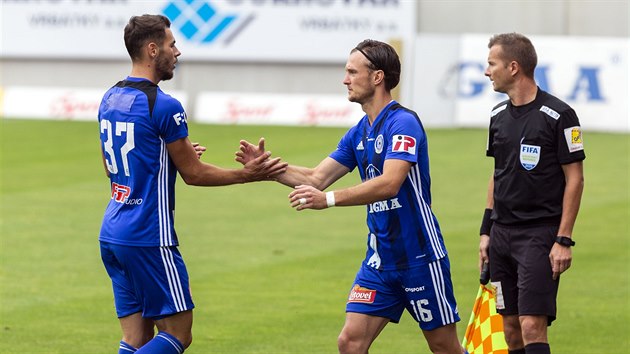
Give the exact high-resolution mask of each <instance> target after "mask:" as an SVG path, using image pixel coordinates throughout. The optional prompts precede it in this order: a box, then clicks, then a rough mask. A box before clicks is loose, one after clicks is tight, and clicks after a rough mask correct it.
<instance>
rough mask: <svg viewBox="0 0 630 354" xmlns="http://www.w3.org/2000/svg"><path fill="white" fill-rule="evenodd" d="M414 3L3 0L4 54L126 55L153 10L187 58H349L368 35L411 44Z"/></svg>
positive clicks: (391, 0)
mask: <svg viewBox="0 0 630 354" xmlns="http://www.w3.org/2000/svg"><path fill="white" fill-rule="evenodd" d="M415 8H416V2H415V1H408V0H2V11H1V17H0V21H2V22H1V26H0V29H1V30H2V33H3V35H2V51H1V52H0V55H1V56H4V57H38V58H96V59H108V58H112V59H127V58H128V55H127V52H126V50H125V47H124V43H123V28H124V27H125V25H126V24H127V21H128V20H129V18H130V17H131V16H133V15H141V14H145V13H152V14H163V15H165V16H167V17H168V18H169V19H170V20H171V21H172V26H171V29H172V30H173V33H174V35H175V39H176V40H177V46H178V48H179V49H180V50H181V51H182V59H186V60H203V61H212V60H235V61H281V62H287V61H289V62H291V61H296V62H342V63H343V62H345V60H346V59H347V55H348V53H349V51H350V49H352V48H353V47H354V46H355V45H356V44H357V43H359V42H360V41H361V40H363V39H366V38H372V39H377V40H381V41H387V42H391V41H397V42H400V43H403V46H405V47H410V46H411V45H413V41H414V38H415V30H416V25H415V11H416V10H415ZM407 43H408V45H407ZM409 52H411V50H409Z"/></svg>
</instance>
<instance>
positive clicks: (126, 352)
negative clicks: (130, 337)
mask: <svg viewBox="0 0 630 354" xmlns="http://www.w3.org/2000/svg"><path fill="white" fill-rule="evenodd" d="M136 350H138V349H136V348H134V347H132V346H130V345H129V344H127V343H125V342H123V341H120V346H119V347H118V354H132V353H135V352H136Z"/></svg>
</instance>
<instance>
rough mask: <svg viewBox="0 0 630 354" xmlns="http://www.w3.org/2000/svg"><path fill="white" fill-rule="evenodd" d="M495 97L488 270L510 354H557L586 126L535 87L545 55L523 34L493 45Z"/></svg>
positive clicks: (485, 231) (485, 229)
mask: <svg viewBox="0 0 630 354" xmlns="http://www.w3.org/2000/svg"><path fill="white" fill-rule="evenodd" d="M488 48H489V49H490V51H489V54H488V68H487V69H486V72H485V75H486V76H488V77H489V78H490V80H491V81H492V85H493V88H494V90H495V91H497V92H502V93H505V94H507V96H508V98H509V99H508V100H506V101H504V102H501V103H499V104H498V105H497V106H495V107H494V108H493V110H492V113H491V119H490V129H489V134H488V145H487V151H486V155H488V156H491V157H493V158H494V173H493V176H492V178H491V179H490V183H489V186H488V198H487V205H486V210H485V213H484V216H483V221H482V225H481V230H480V234H481V238H480V243H479V257H480V263H481V264H483V263H489V265H490V277H491V279H492V282H493V284H494V285H495V286H496V287H497V310H498V311H499V313H500V314H501V315H502V316H503V325H504V332H505V339H506V341H507V344H508V348H509V353H518V354H523V353H527V354H531V353H550V348H549V342H548V340H547V326H549V325H551V322H552V321H553V320H554V319H555V318H556V295H557V293H558V284H559V281H560V274H561V273H562V272H564V271H566V270H567V269H568V268H569V267H570V266H571V259H572V255H571V246H573V245H574V244H575V242H574V241H573V240H572V237H571V236H572V232H573V225H574V224H575V219H576V218H577V214H578V210H579V207H580V200H581V198H582V190H583V188H584V177H583V167H582V161H583V160H584V158H585V155H584V147H583V144H582V133H581V128H580V122H579V120H578V117H577V115H576V113H575V111H573V109H572V108H571V107H569V105H567V104H566V103H564V102H562V101H561V100H559V99H558V98H556V97H554V96H552V95H550V94H549V93H547V92H544V91H542V90H541V89H540V88H539V87H538V86H537V85H536V81H535V80H534V69H535V68H536V63H537V56H536V50H535V49H534V46H533V45H532V43H531V41H530V40H529V39H528V38H527V37H525V36H523V35H521V34H517V33H506V34H498V35H495V36H493V37H492V38H490V42H489V44H488Z"/></svg>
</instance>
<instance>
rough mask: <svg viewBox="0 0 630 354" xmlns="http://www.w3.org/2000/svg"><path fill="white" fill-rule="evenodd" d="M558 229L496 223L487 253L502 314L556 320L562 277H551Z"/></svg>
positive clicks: (556, 227)
mask: <svg viewBox="0 0 630 354" xmlns="http://www.w3.org/2000/svg"><path fill="white" fill-rule="evenodd" d="M557 232H558V225H538V226H518V227H515V226H505V225H501V224H497V223H494V225H493V226H492V230H491V231H490V249H489V255H488V256H489V258H490V278H491V280H492V282H493V284H494V283H498V284H495V285H498V286H497V311H498V312H499V313H500V314H502V315H546V316H547V323H548V325H551V322H552V321H553V320H555V319H556V296H557V295H558V285H559V283H560V279H559V278H558V280H553V278H552V271H551V261H550V260H549V253H550V252H551V247H553V244H554V242H555V238H556V236H557ZM501 295H502V297H503V304H501V301H500V300H501ZM501 305H504V308H503V309H501V307H503V306H501Z"/></svg>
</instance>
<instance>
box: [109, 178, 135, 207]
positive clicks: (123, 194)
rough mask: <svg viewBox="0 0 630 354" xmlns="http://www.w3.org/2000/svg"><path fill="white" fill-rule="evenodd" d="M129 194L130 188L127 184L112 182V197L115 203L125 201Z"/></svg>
mask: <svg viewBox="0 0 630 354" xmlns="http://www.w3.org/2000/svg"><path fill="white" fill-rule="evenodd" d="M130 194H131V188H129V187H128V186H124V185H122V184H118V183H116V182H112V199H114V200H115V201H116V202H117V203H123V204H124V203H125V202H126V201H127V198H129V195H130Z"/></svg>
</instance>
